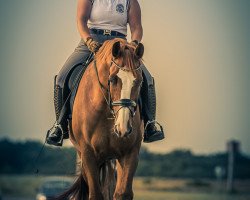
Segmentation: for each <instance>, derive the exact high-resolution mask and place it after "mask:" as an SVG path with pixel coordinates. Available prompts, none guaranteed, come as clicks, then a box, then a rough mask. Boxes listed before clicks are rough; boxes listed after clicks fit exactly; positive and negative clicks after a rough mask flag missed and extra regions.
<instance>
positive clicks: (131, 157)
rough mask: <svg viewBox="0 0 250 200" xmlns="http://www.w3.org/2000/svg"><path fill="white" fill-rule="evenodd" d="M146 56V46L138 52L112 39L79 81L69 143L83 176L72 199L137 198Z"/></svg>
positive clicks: (74, 186)
mask: <svg viewBox="0 0 250 200" xmlns="http://www.w3.org/2000/svg"><path fill="white" fill-rule="evenodd" d="M143 53H144V46H143V45H142V44H141V43H140V44H139V45H138V46H137V47H136V48H135V47H134V46H132V45H130V44H129V43H127V41H126V40H124V39H118V38H116V39H114V40H108V41H106V42H105V43H104V44H103V46H102V47H101V48H100V49H99V51H98V52H97V54H96V55H95V56H94V60H93V61H92V62H91V63H90V65H89V66H88V68H87V69H86V71H85V73H84V75H83V78H82V80H81V81H80V84H79V88H78V91H77V94H76V98H75V102H74V106H73V113H72V123H71V124H70V130H71V131H70V139H71V141H72V143H73V144H74V146H75V148H76V149H77V152H78V156H79V157H80V161H81V174H80V176H79V177H78V179H77V181H76V182H75V184H74V185H73V186H72V188H71V189H70V190H69V191H68V193H67V195H68V196H71V198H72V199H76V200H82V199H88V200H110V199H114V200H130V199H133V190H132V182H133V176H134V174H135V171H136V168H137V164H138V156H139V149H140V146H141V141H142V133H143V121H142V119H141V115H140V110H139V106H138V99H139V96H140V89H141V85H142V81H143V78H142V70H141V68H140V65H141V58H142V56H143ZM112 160H113V161H114V160H115V162H112ZM114 163H115V164H114ZM115 179H116V184H115V181H114V180H115Z"/></svg>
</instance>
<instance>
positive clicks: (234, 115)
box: [0, 0, 250, 154]
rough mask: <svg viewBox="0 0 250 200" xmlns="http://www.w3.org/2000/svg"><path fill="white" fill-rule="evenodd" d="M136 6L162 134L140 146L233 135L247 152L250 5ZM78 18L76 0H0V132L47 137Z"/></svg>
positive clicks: (162, 0) (188, 145)
mask: <svg viewBox="0 0 250 200" xmlns="http://www.w3.org/2000/svg"><path fill="white" fill-rule="evenodd" d="M139 2H140V4H141V9H142V22H143V28H144V37H143V41H142V42H143V43H144V46H145V56H144V61H145V65H146V66H147V68H148V69H149V71H150V72H151V74H152V75H153V76H154V78H155V82H156V93H157V120H158V121H159V122H160V123H161V124H162V125H163V127H164V130H165V132H166V139H165V140H164V141H160V142H156V143H151V144H146V145H145V146H146V147H147V148H148V149H150V151H154V152H170V151H171V150H173V149H181V148H185V149H191V150H192V152H195V153H209V152H217V151H223V150H224V149H226V142H227V141H228V140H231V139H235V140H239V141H241V149H242V152H246V153H248V154H250V123H249V121H250V90H249V86H250V79H249V77H250V56H249V55H250V37H249V35H250V20H249V19H250V12H249V10H250V1H248V0H238V1H234V0H226V1H225V0H224V1H223V0H222V1H217V0H204V1H197V0H189V1H186V0H180V1H171V0H158V1H157V3H155V2H153V1H145V0H140V1H139ZM75 18H76V0H75V1H68V0H54V1H50V0H43V1H41V0H40V1H39V0H37V1H29V0H22V1H19V0H12V1H4V0H0V26H1V31H0V38H1V47H0V48H1V49H0V72H1V73H0V94H1V104H0V138H3V137H6V136H9V137H10V138H13V139H17V140H19V139H23V140H24V139H36V140H40V141H42V140H44V139H45V135H46V131H47V130H48V129H49V128H50V127H51V126H52V124H53V122H54V120H55V114H54V107H53V77H54V75H55V74H57V73H58V71H59V70H60V68H61V67H62V65H63V64H64V62H65V61H66V59H67V58H68V56H69V55H70V54H71V53H72V51H73V49H74V48H75V47H76V45H77V44H78V42H79V40H80V36H79V34H78V31H77V28H76V20H75ZM128 39H129V40H130V38H128ZM69 143H70V142H69V140H67V141H66V145H69Z"/></svg>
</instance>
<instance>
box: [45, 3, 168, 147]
mask: <svg viewBox="0 0 250 200" xmlns="http://www.w3.org/2000/svg"><path fill="white" fill-rule="evenodd" d="M127 24H129V26H130V30H131V41H132V42H131V44H132V45H135V46H136V45H138V44H139V42H140V41H141V39H142V34H143V29H142V24H141V9H140V5H139V3H138V1H137V0H116V1H113V0H78V5H77V27H78V30H79V33H80V36H81V41H80V43H79V44H78V46H77V47H76V49H75V51H74V52H73V53H72V54H71V56H70V57H69V58H68V60H67V61H66V63H65V64H64V66H63V67H62V69H61V70H60V72H59V74H58V75H57V76H56V77H55V86H54V105H55V113H56V123H55V125H54V126H53V127H52V128H51V129H50V130H49V131H48V133H47V138H46V142H47V143H48V144H52V145H56V146H61V145H62V141H63V139H64V138H68V121H67V120H68V115H67V112H62V113H63V114H61V111H62V108H63V104H64V103H65V94H63V93H64V91H65V87H69V86H68V85H67V79H68V78H67V75H68V74H69V72H70V71H71V70H72V69H73V68H75V67H76V66H79V65H82V66H84V63H85V62H86V60H87V58H88V57H89V55H90V53H91V52H93V53H95V52H97V51H98V49H99V48H100V46H101V43H103V42H104V41H106V40H111V39H114V38H117V37H118V38H124V39H126V35H127ZM84 67H85V66H84ZM142 69H143V74H144V78H145V79H148V81H145V82H148V84H146V89H144V91H142V95H141V97H142V113H143V117H144V122H145V125H146V124H147V125H146V127H145V133H144V142H153V141H157V140H161V139H163V138H164V133H163V130H162V128H161V130H157V128H156V126H155V123H156V122H155V109H156V108H155V103H156V102H155V87H154V81H153V78H152V77H151V76H150V74H149V72H148V71H147V69H146V68H145V67H144V66H142ZM66 91H68V89H67V88H66ZM145 94H146V95H145ZM59 118H60V120H59Z"/></svg>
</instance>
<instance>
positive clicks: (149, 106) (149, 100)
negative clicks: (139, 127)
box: [141, 65, 164, 143]
mask: <svg viewBox="0 0 250 200" xmlns="http://www.w3.org/2000/svg"><path fill="white" fill-rule="evenodd" d="M141 67H142V70H143V79H144V83H143V86H142V90H141V98H142V113H143V118H144V123H145V132H144V139H143V141H144V142H146V143H149V142H154V141H158V140H162V139H164V132H163V128H162V126H161V125H160V124H159V123H158V122H156V120H155V117H156V94H155V84H154V79H153V77H152V76H151V75H150V73H149V71H148V70H147V68H146V67H145V66H144V65H142V66H141ZM156 124H158V125H159V126H160V129H157V127H156Z"/></svg>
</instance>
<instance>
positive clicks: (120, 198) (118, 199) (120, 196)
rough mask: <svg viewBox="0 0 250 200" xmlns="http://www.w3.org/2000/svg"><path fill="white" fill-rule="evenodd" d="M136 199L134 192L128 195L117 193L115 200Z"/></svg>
mask: <svg viewBox="0 0 250 200" xmlns="http://www.w3.org/2000/svg"><path fill="white" fill-rule="evenodd" d="M133 197H134V194H133V192H126V193H121V194H119V193H115V194H114V200H132V199H133Z"/></svg>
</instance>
